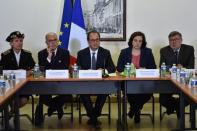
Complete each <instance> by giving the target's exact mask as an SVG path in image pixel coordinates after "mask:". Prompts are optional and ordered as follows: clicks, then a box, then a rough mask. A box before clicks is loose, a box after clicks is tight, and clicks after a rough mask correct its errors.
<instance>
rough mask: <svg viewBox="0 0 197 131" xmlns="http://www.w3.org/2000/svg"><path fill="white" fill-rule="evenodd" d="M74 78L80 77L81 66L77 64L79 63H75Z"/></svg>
mask: <svg viewBox="0 0 197 131" xmlns="http://www.w3.org/2000/svg"><path fill="white" fill-rule="evenodd" d="M72 74H73V78H79V67H78V66H77V64H76V63H75V64H74V65H73V72H72Z"/></svg>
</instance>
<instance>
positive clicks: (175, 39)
mask: <svg viewBox="0 0 197 131" xmlns="http://www.w3.org/2000/svg"><path fill="white" fill-rule="evenodd" d="M169 40H170V41H171V42H172V41H179V40H181V38H174V39H169Z"/></svg>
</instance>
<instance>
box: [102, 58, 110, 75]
mask: <svg viewBox="0 0 197 131" xmlns="http://www.w3.org/2000/svg"><path fill="white" fill-rule="evenodd" d="M103 69H104V70H103V74H102V77H103V78H107V77H109V75H108V74H106V73H105V59H104V67H103Z"/></svg>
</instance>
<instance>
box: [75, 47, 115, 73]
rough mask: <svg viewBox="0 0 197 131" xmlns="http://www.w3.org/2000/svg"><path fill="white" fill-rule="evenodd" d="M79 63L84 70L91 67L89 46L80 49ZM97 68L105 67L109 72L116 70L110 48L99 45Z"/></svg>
mask: <svg viewBox="0 0 197 131" xmlns="http://www.w3.org/2000/svg"><path fill="white" fill-rule="evenodd" d="M77 65H79V66H80V68H81V69H83V70H88V69H90V68H91V54H90V49H89V47H87V48H85V49H83V50H80V51H79V52H78V55H77ZM96 68H97V69H99V68H103V69H104V68H105V69H107V71H108V72H109V73H113V72H115V70H116V69H115V66H114V63H113V61H112V58H111V54H110V52H109V50H106V49H104V48H102V47H99V49H98V54H97V61H96Z"/></svg>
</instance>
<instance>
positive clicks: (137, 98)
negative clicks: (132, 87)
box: [127, 94, 152, 112]
mask: <svg viewBox="0 0 197 131" xmlns="http://www.w3.org/2000/svg"><path fill="white" fill-rule="evenodd" d="M151 96H152V94H127V99H128V102H129V104H130V110H134V111H135V112H137V111H139V110H141V109H142V108H143V105H144V104H145V103H146V102H148V100H149V99H150V98H151Z"/></svg>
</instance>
